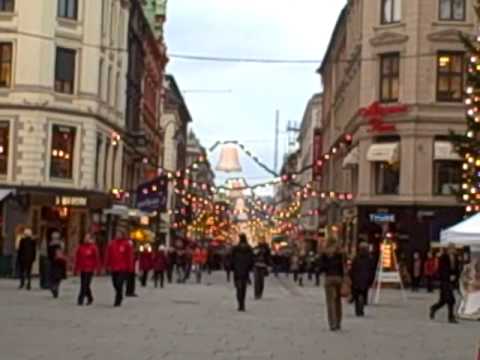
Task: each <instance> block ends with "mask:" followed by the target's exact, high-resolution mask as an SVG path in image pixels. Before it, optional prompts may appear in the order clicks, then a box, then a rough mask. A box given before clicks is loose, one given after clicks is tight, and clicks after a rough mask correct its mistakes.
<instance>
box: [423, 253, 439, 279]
mask: <svg viewBox="0 0 480 360" xmlns="http://www.w3.org/2000/svg"><path fill="white" fill-rule="evenodd" d="M423 268H424V269H423V273H424V274H425V276H428V277H433V276H435V275H436V274H437V271H438V259H437V258H435V257H431V258H428V259H427V260H425V264H424V265H423Z"/></svg>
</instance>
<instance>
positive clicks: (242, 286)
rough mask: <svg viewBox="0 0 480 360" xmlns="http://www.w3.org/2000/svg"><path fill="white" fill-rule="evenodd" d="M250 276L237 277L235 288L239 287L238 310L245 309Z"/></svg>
mask: <svg viewBox="0 0 480 360" xmlns="http://www.w3.org/2000/svg"><path fill="white" fill-rule="evenodd" d="M247 283H248V278H237V279H235V288H236V289H237V302H238V310H240V311H245V297H246V296H247Z"/></svg>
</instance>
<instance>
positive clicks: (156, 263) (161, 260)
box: [153, 251, 168, 271]
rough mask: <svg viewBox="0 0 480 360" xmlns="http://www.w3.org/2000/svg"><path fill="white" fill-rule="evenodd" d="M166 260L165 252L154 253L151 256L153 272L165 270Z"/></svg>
mask: <svg viewBox="0 0 480 360" xmlns="http://www.w3.org/2000/svg"><path fill="white" fill-rule="evenodd" d="M167 266H168V260H167V255H166V254H165V251H156V252H155V253H154V254H153V270H155V271H165V270H167Z"/></svg>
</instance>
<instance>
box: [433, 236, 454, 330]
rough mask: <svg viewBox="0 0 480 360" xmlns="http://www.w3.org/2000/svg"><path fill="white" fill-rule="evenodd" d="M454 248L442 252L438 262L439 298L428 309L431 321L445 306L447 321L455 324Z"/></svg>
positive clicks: (450, 247) (451, 246) (452, 246)
mask: <svg viewBox="0 0 480 360" xmlns="http://www.w3.org/2000/svg"><path fill="white" fill-rule="evenodd" d="M455 258H456V254H455V246H454V245H450V246H449V248H448V251H447V252H444V253H443V254H442V255H441V256H440V259H439V262H438V276H439V278H440V298H439V300H438V302H437V303H436V304H434V305H433V306H432V307H431V308H430V318H431V319H432V320H433V319H434V318H435V314H436V312H437V311H438V310H440V309H441V308H442V307H444V306H445V305H447V306H448V321H449V322H450V323H453V324H455V323H457V320H456V318H455V313H454V308H455V295H454V290H455V283H456V281H457V278H458V273H457V267H456V266H455Z"/></svg>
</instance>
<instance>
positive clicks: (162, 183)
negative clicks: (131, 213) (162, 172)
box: [136, 176, 168, 212]
mask: <svg viewBox="0 0 480 360" xmlns="http://www.w3.org/2000/svg"><path fill="white" fill-rule="evenodd" d="M167 197H168V179H167V177H166V176H159V177H157V178H155V179H153V180H152V181H149V182H147V183H144V184H142V185H140V186H139V187H138V188H137V204H136V207H137V209H139V210H141V211H145V212H154V211H159V212H165V211H166V210H167Z"/></svg>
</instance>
